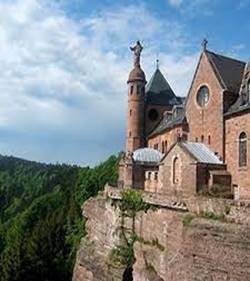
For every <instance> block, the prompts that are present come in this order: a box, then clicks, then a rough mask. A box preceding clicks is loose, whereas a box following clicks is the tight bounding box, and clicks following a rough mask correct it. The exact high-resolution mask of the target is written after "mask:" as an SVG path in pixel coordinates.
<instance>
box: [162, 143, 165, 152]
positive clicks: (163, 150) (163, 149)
mask: <svg viewBox="0 0 250 281" xmlns="http://www.w3.org/2000/svg"><path fill="white" fill-rule="evenodd" d="M161 151H162V153H165V143H164V141H162V142H161Z"/></svg>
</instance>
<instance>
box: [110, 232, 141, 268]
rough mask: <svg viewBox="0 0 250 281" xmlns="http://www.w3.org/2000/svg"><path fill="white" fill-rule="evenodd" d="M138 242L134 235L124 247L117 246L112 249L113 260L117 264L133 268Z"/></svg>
mask: <svg viewBox="0 0 250 281" xmlns="http://www.w3.org/2000/svg"><path fill="white" fill-rule="evenodd" d="M136 241H137V236H136V235H135V234H132V235H131V236H130V237H129V238H128V239H127V241H126V243H125V244H123V245H117V246H116V247H115V248H113V249H112V252H111V258H112V260H113V261H114V262H115V263H118V264H121V265H125V266H126V267H132V266H133V264H134V262H135V257H134V243H135V242H136Z"/></svg>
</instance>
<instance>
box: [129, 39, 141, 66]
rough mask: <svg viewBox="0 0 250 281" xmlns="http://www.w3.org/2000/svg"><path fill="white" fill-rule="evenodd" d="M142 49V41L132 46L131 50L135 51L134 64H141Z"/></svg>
mask: <svg viewBox="0 0 250 281" xmlns="http://www.w3.org/2000/svg"><path fill="white" fill-rule="evenodd" d="M142 49H143V47H142V45H141V43H140V41H137V42H136V45H135V46H134V47H130V50H131V51H132V52H134V66H140V57H141V52H142Z"/></svg>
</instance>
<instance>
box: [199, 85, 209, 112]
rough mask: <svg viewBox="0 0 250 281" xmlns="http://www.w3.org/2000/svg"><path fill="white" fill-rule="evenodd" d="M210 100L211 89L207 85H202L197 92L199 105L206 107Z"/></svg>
mask: <svg viewBox="0 0 250 281" xmlns="http://www.w3.org/2000/svg"><path fill="white" fill-rule="evenodd" d="M208 100H209V89H208V87H207V86H202V87H201V88H200V89H199V91H198V94H197V103H198V104H199V106H201V107H204V106H205V105H206V104H207V103H208Z"/></svg>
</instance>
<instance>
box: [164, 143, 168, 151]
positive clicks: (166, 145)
mask: <svg viewBox="0 0 250 281" xmlns="http://www.w3.org/2000/svg"><path fill="white" fill-rule="evenodd" d="M164 146H165V152H167V151H168V142H167V141H165V145H164Z"/></svg>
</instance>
